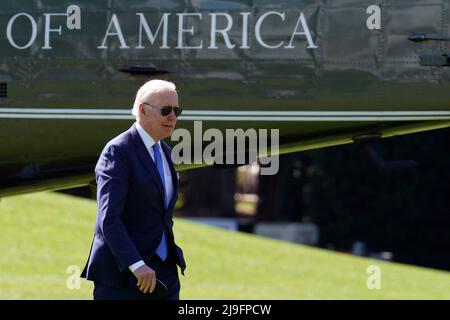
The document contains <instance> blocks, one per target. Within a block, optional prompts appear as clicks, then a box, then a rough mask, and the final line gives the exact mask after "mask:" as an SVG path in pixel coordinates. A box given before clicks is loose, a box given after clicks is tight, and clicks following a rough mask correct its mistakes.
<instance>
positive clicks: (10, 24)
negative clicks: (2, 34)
mask: <svg viewBox="0 0 450 320" xmlns="http://www.w3.org/2000/svg"><path fill="white" fill-rule="evenodd" d="M19 16H25V17H27V18H28V20H30V22H31V27H32V30H31V38H30V41H28V43H27V44H26V45H24V46H19V45H18V44H17V43H16V42H15V41H14V40H13V37H12V33H11V31H12V27H13V23H14V21H16V19H17V18H18V17H19ZM6 36H7V37H8V41H9V43H10V44H11V45H12V46H13V47H14V48H16V49H26V48H28V47H30V46H31V45H32V44H33V42H34V40H36V36H37V25H36V21H35V20H34V18H33V17H32V16H30V15H29V14H28V13H25V12H20V13H18V14H16V15H14V16H13V17H12V18H11V19H9V22H8V26H7V27H6Z"/></svg>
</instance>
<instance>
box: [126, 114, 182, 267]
mask: <svg viewBox="0 0 450 320" xmlns="http://www.w3.org/2000/svg"><path fill="white" fill-rule="evenodd" d="M135 124H136V129H137V132H138V133H139V136H140V137H141V139H142V141H143V142H144V144H145V147H146V149H147V151H148V152H149V153H150V157H151V158H152V160H153V161H155V154H154V151H153V148H152V147H153V145H154V144H155V143H158V144H159V146H160V150H161V158H162V161H163V164H164V166H163V171H164V178H165V179H164V180H165V181H164V184H165V188H166V190H165V194H166V197H167V203H170V200H171V199H172V197H173V184H172V174H171V173H170V167H169V163H168V162H167V159H166V155H165V154H164V151H163V149H162V146H161V141H158V142H155V140H153V138H152V137H151V136H150V135H149V134H148V133H147V131H145V129H144V128H142V126H141V125H140V124H139V123H137V122H136V123H135ZM144 264H145V262H144V261H142V260H139V261H138V262H136V263H133V264H132V265H131V266H129V269H130V270H131V272H134V271H135V270H136V269H137V268H139V267H140V266H143V265H144Z"/></svg>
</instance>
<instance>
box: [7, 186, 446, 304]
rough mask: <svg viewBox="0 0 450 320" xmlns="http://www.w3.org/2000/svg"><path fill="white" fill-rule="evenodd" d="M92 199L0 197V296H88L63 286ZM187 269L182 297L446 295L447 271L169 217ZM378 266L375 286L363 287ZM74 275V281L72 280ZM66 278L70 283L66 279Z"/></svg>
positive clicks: (89, 226) (80, 260)
mask: <svg viewBox="0 0 450 320" xmlns="http://www.w3.org/2000/svg"><path fill="white" fill-rule="evenodd" d="M95 211H96V203H95V202H94V201H90V200H83V199H78V198H74V197H71V196H67V195H62V194H56V193H37V194H31V195H25V196H20V197H11V198H4V199H2V200H1V202H0V225H1V233H0V252H1V254H0V299H90V298H91V296H92V294H91V292H92V284H91V283H90V282H88V281H85V280H82V281H81V286H80V288H79V289H76V288H75V289H69V288H68V287H67V281H68V277H69V276H70V274H68V273H67V268H68V266H70V265H75V266H79V267H80V268H82V267H83V266H84V263H85V260H86V257H87V254H88V250H89V247H90V243H91V237H92V231H93V226H94V219H95ZM175 234H176V236H177V239H178V242H179V244H180V245H181V247H183V249H184V252H185V257H186V260H187V264H188V268H187V269H186V276H185V277H181V281H182V292H181V299H450V290H449V288H450V273H449V272H442V271H436V270H431V269H424V268H417V267H412V266H406V265H400V264H394V263H383V262H380V261H378V260H371V259H363V258H358V257H352V256H347V255H342V254H338V253H333V252H329V251H325V250H319V249H315V248H311V247H306V246H301V245H294V244H289V243H284V242H281V241H274V240H269V239H265V238H262V237H257V236H252V235H247V234H240V233H235V232H231V231H226V230H221V229H216V228H211V227H206V226H202V225H197V224H194V223H191V222H187V221H184V220H182V219H176V221H175ZM370 265H378V266H379V267H380V270H381V289H380V290H369V289H368V288H367V286H366V281H367V277H368V276H369V275H368V274H367V273H366V269H367V267H368V266H370ZM71 279H72V280H73V278H71ZM69 283H72V284H75V285H76V281H75V282H73V281H72V282H71V281H70V279H69Z"/></svg>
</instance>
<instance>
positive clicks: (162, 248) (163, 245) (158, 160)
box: [152, 143, 167, 261]
mask: <svg viewBox="0 0 450 320" xmlns="http://www.w3.org/2000/svg"><path fill="white" fill-rule="evenodd" d="M152 148H153V151H154V153H155V154H154V156H155V164H156V168H157V169H158V173H159V176H160V177H161V181H162V185H163V190H164V208H167V195H166V193H167V192H166V183H165V182H166V181H165V177H164V168H163V165H164V164H163V161H162V157H161V152H160V146H159V144H158V143H155V144H154V145H153V147H152ZM156 254H157V255H158V256H159V257H160V258H161V260H162V261H164V260H166V258H167V241H166V234H165V232H164V229H163V234H162V238H161V242H160V243H159V246H158V248H157V249H156Z"/></svg>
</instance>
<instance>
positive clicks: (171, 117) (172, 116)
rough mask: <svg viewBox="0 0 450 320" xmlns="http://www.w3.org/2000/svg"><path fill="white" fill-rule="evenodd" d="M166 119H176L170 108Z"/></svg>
mask: <svg viewBox="0 0 450 320" xmlns="http://www.w3.org/2000/svg"><path fill="white" fill-rule="evenodd" d="M167 119H169V120H176V119H177V116H176V115H175V111H174V110H173V109H172V111H170V113H169V115H168V116H167Z"/></svg>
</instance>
